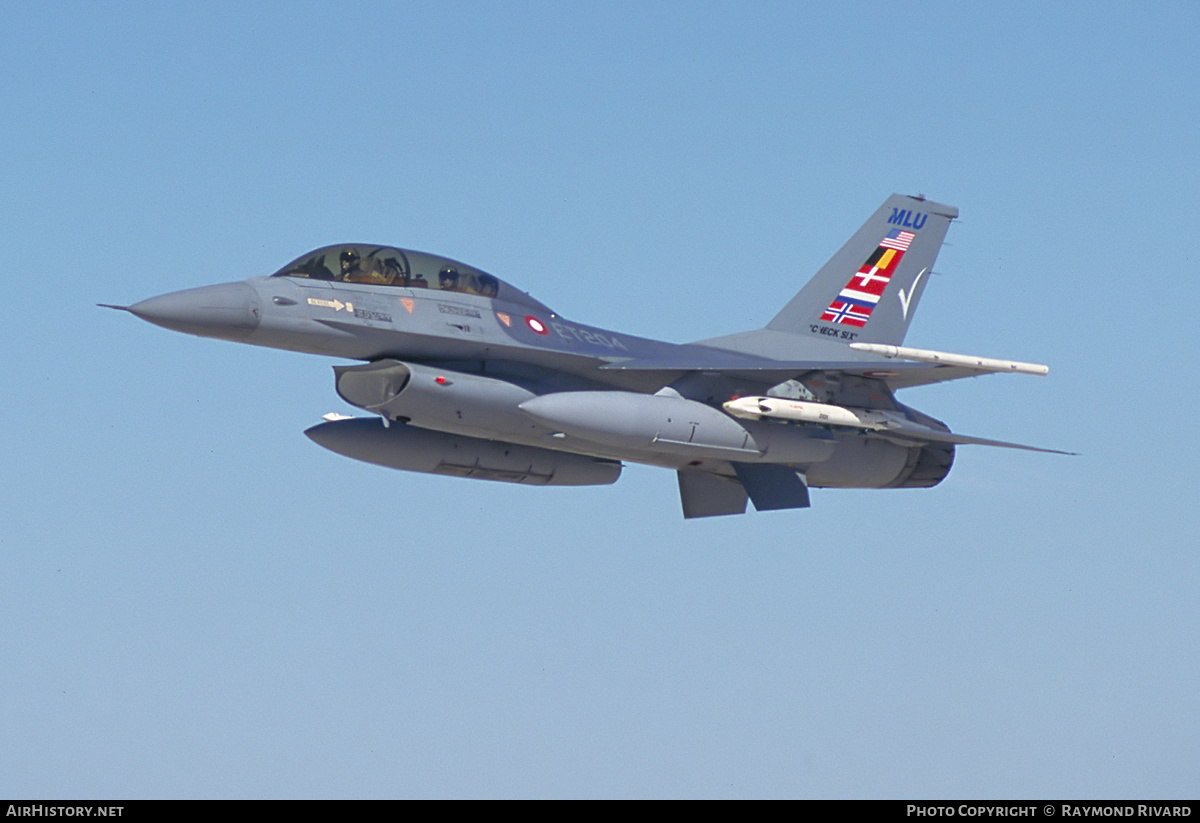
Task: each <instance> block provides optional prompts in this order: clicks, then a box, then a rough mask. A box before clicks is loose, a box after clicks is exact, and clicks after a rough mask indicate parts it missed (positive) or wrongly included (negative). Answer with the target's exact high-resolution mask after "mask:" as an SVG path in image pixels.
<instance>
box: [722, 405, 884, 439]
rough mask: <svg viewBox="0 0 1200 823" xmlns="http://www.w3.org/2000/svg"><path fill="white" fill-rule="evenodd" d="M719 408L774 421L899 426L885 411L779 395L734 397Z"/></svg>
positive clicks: (855, 425)
mask: <svg viewBox="0 0 1200 823" xmlns="http://www.w3.org/2000/svg"><path fill="white" fill-rule="evenodd" d="M722 407H723V408H724V409H725V411H727V412H729V413H730V414H731V415H733V416H734V417H741V418H743V419H746V420H761V419H762V418H764V417H768V418H772V419H776V420H795V421H797V422H800V423H818V424H820V425H822V426H849V427H851V428H855V429H871V430H873V431H880V430H883V429H889V428H894V427H898V426H901V425H903V424H901V423H900V422H899V421H897V420H896V419H894V418H893V417H892V416H890V415H889V414H888V413H887V412H882V411H875V410H872V409H850V408H846V407H845V406H832V405H830V404H828V403H810V402H809V401H807V400H788V399H786V398H783V397H738V398H735V399H733V400H730V401H728V402H727V403H724V404H722Z"/></svg>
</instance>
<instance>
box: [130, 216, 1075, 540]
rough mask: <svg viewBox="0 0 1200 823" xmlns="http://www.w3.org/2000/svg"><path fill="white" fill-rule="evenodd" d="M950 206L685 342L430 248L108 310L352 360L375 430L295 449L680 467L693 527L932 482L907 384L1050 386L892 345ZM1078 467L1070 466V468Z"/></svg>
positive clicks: (294, 270)
mask: <svg viewBox="0 0 1200 823" xmlns="http://www.w3.org/2000/svg"><path fill="white" fill-rule="evenodd" d="M957 216H958V209H956V208H955V207H953V206H946V205H942V204H940V203H934V202H931V201H929V200H926V199H924V198H923V197H909V196H904V195H893V196H891V197H889V198H888V199H887V201H886V202H884V204H883V205H882V206H881V207H880V208H879V210H878V211H876V212H875V213H874V214H873V215H872V216H871V218H870V219H869V220H867V222H866V223H865V224H864V225H863V226H862V228H860V229H859V230H858V231H857V232H856V233H855V234H854V236H853V237H851V238H850V240H849V241H848V242H847V243H846V244H845V245H844V246H843V247H842V248H841V250H840V251H838V252H837V253H836V254H835V255H834V256H833V257H832V258H831V259H830V260H829V262H828V263H826V264H825V266H824V267H822V268H821V269H820V271H818V272H817V273H816V275H815V276H814V277H813V278H812V279H811V280H810V281H809V282H808V283H807V284H806V285H805V286H804V287H803V288H802V289H800V291H799V293H797V294H796V296H795V297H793V298H792V300H791V301H790V302H789V303H788V304H787V305H785V306H784V307H783V308H782V309H781V310H780V311H779V313H778V314H777V315H775V317H774V319H773V320H771V322H770V323H768V324H767V325H766V327H765V328H762V329H755V330H751V331H746V332H742V333H740V334H733V335H729V336H725V337H717V338H712V339H708V340H700V341H698V342H695V343H689V344H685V345H680V344H674V343H667V342H661V341H657V340H650V339H646V338H643V337H635V336H633V335H628V334H623V333H620V332H613V331H608V330H606V329H601V328H597V327H595V326H589V325H585V324H583V323H580V322H577V321H574V320H568V319H567V318H565V317H563V316H561V315H559V314H558V313H557V312H556V311H554V310H553V309H550V308H549V307H547V306H545V305H544V304H542V303H540V302H538V301H537V300H535V299H534V298H532V297H530V296H529V295H528V294H526V293H525V292H523V291H521V290H519V289H517V288H515V287H514V286H512V285H510V284H509V283H507V282H506V281H504V280H501V279H500V278H498V277H496V276H494V275H491V274H488V273H486V272H484V271H481V270H480V269H477V268H474V267H472V266H468V265H466V264H463V263H460V262H458V261H456V260H451V259H449V258H446V257H441V256H438V255H434V254H427V253H424V252H418V251H411V250H408V249H402V248H398V247H395V246H381V245H374V244H370V243H345V244H341V245H335V246H326V247H324V248H320V249H317V250H315V251H311V252H308V253H307V254H304V255H302V256H301V257H299V258H298V259H296V260H295V261H293V262H291V263H289V264H288V265H286V266H284V267H283V268H281V269H280V270H279V271H277V272H275V273H274V274H272V275H271V276H269V277H257V278H252V279H250V280H247V281H245V282H240V283H226V284H222V285H216V286H205V287H202V288H197V289H188V290H186V291H179V292H173V293H171V294H164V295H162V296H160V297H152V298H150V299H148V300H143V301H141V302H140V303H135V304H134V305H132V306H110V308H119V309H124V310H126V311H129V312H131V313H133V314H134V315H136V316H138V317H140V318H142V319H143V320H147V321H149V322H151V323H154V324H156V325H159V326H163V327H165V328H168V329H174V330H175V331H181V332H187V333H189V334H195V335H201V336H204V337H215V338H218V339H222V340H232V341H237V342H241V343H250V344H252V345H257V346H269V347H272V348H278V349H288V350H291V351H299V352H308V353H311V354H321V355H328V356H332V357H337V358H343V359H347V360H355V361H362V362H361V363H360V364H356V365H338V366H335V367H334V369H333V371H334V385H335V387H336V390H337V393H338V394H339V395H340V396H341V398H342V399H343V400H345V401H346V402H347V403H349V404H350V405H352V406H355V407H357V408H360V409H363V410H364V411H366V412H369V413H370V415H371V416H369V417H346V416H344V415H340V414H330V415H326V421H325V422H323V423H321V424H319V425H316V426H314V427H313V428H310V429H308V431H306V432H305V434H307V435H308V436H309V437H310V438H311V439H312V440H313V441H315V442H316V443H318V444H319V445H321V446H324V447H325V448H327V449H330V450H331V451H334V452H337V453H338V454H342V455H345V456H347V457H352V458H354V459H356V460H362V461H365V462H368V463H375V464H378V465H381V466H389V467H391V468H396V469H403V470H406V471H415V472H427V473H432V474H444V475H454V476H457V477H469V478H477V479H483V480H499V481H505V482H510V483H527V484H533V485H572V486H574V485H600V484H608V483H613V482H615V481H616V480H617V478H618V477H619V476H620V474H621V468H622V464H623V462H635V463H645V464H649V465H652V466H661V467H664V468H668V469H673V470H675V472H676V473H677V475H678V480H679V496H680V500H681V502H682V504H683V516H684V517H686V518H694V517H710V516H714V515H728V514H740V513H743V512H745V511H746V503H747V499H749V500H750V501H751V502H753V504H754V507H755V509H757V510H760V511H761V510H772V509H796V508H804V507H807V506H809V504H810V503H809V488H810V487H819V488H880V489H882V488H914V487H929V486H935V485H937V484H938V483H940V482H941V481H942V480H943V479H944V478H945V477H946V475H947V473H948V472H949V471H950V467H951V464H952V463H953V461H954V449H955V446H956V445H959V444H983V445H991V446H1004V447H1009V448H1020V449H1031V450H1034V451H1052V450H1050V449H1034V448H1033V447H1031V446H1022V445H1019V444H1015V443H1004V442H999V441H994V440H986V439H983V438H978V437H971V436H967V435H962V434H955V433H952V432H951V431H950V429H949V428H948V427H947V426H946V425H945V424H944V423H942V422H941V421H939V420H936V419H934V418H932V417H930V416H928V415H926V414H923V413H921V412H919V411H917V410H915V409H913V408H910V407H908V406H906V405H904V404H903V403H901V402H899V401H898V400H897V399H896V392H897V391H898V390H900V389H905V388H908V387H911V386H920V385H925V384H929V383H936V382H940V381H943V380H955V379H958V378H963V377H973V376H976V375H981V374H987V373H990V372H1015V373H1020V374H1038V375H1044V374H1046V373H1047V371H1048V369H1047V367H1046V366H1041V365H1037V364H1033V363H1019V362H1015V361H1008V360H995V359H991V358H984V357H972V356H965V355H958V354H950V353H946V352H939V351H930V350H925V349H914V348H907V347H904V346H903V345H902V343H903V341H904V337H905V334H906V333H907V331H908V327H909V324H910V323H911V322H912V319H913V315H914V314H915V312H916V309H917V306H918V304H919V303H920V300H921V295H922V294H923V293H924V290H925V287H926V286H927V285H928V284H929V280H930V271H931V269H932V267H933V265H934V261H935V260H936V258H937V254H938V251H939V250H940V248H941V246H942V241H943V239H944V238H945V236H946V232H947V229H948V228H949V226H950V223H951V221H952V220H954V219H955V218H956V217H957ZM1059 453H1064V454H1065V453H1066V452H1059Z"/></svg>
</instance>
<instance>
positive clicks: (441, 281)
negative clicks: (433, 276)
mask: <svg viewBox="0 0 1200 823" xmlns="http://www.w3.org/2000/svg"><path fill="white" fill-rule="evenodd" d="M438 285H439V286H441V287H442V288H443V289H444V288H446V287H447V286H449V287H450V288H454V287H455V286H457V285H458V269H456V268H454V267H453V266H445V267H443V268H442V270H441V271H440V272H438Z"/></svg>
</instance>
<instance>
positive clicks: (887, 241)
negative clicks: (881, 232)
mask: <svg viewBox="0 0 1200 823" xmlns="http://www.w3.org/2000/svg"><path fill="white" fill-rule="evenodd" d="M914 237H916V235H915V234H913V233H912V232H911V231H900V229H892V231H891V233H890V234H888V236H887V237H885V238H883V239H882V240H880V241H879V245H881V246H883V247H884V248H885V249H897V250H898V251H908V244H909V243H911V242H912V241H913V238H914Z"/></svg>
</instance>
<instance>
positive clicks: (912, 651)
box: [0, 2, 1200, 798]
mask: <svg viewBox="0 0 1200 823" xmlns="http://www.w3.org/2000/svg"><path fill="white" fill-rule="evenodd" d="M0 25H2V28H3V30H4V31H5V32H6V35H7V37H6V39H7V42H8V44H9V45H8V46H7V47H6V48H5V49H4V50H3V51H2V52H0V70H2V75H0V76H3V78H4V80H3V81H0V103H3V106H4V110H5V112H6V113H7V116H6V117H5V118H4V125H3V126H0V136H2V137H0V140H2V142H0V145H2V146H3V148H4V155H5V157H6V160H7V162H5V163H4V164H3V166H2V167H0V185H2V188H3V191H4V192H6V194H7V196H6V197H5V198H4V199H3V201H0V238H2V239H3V240H4V241H5V243H6V245H7V247H9V248H10V249H11V251H10V254H9V257H10V266H9V271H10V274H9V276H8V278H7V281H6V282H8V283H9V288H8V292H7V299H6V306H7V308H8V312H7V314H6V316H7V318H8V319H7V320H6V321H5V322H4V324H3V326H2V327H0V328H3V330H4V337H5V341H6V343H7V346H8V351H9V358H8V359H9V364H8V366H7V367H6V368H5V369H4V370H3V372H2V374H3V377H0V388H2V389H3V396H4V398H5V401H6V404H7V410H6V411H7V413H6V415H5V420H6V423H5V424H4V425H3V428H2V429H0V431H2V432H3V434H2V435H0V461H2V465H3V466H4V477H5V478H6V482H5V483H4V484H3V486H4V488H3V491H2V492H0V657H2V659H3V660H4V666H3V667H0V694H3V695H4V700H2V701H0V743H2V745H0V795H5V796H37V797H47V798H54V797H62V798H84V797H293V796H303V797H376V796H383V797H390V796H400V797H410V796H454V797H460V796H506V797H507V796H521V797H524V796H537V797H542V796H551V797H554V796H604V797H638V796H672V797H674V796H688V797H691V796H754V797H763V796H782V797H997V798H1002V797H1018V798H1023V797H1081V798H1087V797H1091V798H1095V797H1155V798H1165V797H1194V796H1195V795H1196V789H1197V778H1196V775H1197V774H1200V743H1198V742H1197V741H1200V734H1198V731H1200V700H1198V699H1197V696H1196V694H1197V690H1196V684H1197V683H1198V682H1200V663H1198V660H1197V653H1196V649H1197V647H1198V645H1200V616H1198V612H1197V609H1196V605H1195V590H1196V585H1197V581H1198V578H1200V560H1198V559H1197V547H1198V546H1200V528H1198V526H1197V518H1196V516H1195V508H1196V505H1197V502H1198V497H1197V492H1196V483H1195V476H1196V458H1197V453H1198V449H1197V437H1196V435H1195V434H1194V432H1193V431H1192V428H1191V426H1190V423H1191V420H1190V418H1191V413H1192V408H1193V406H1194V405H1195V404H1196V401H1197V400H1200V393H1198V392H1197V389H1196V382H1197V377H1198V376H1200V375H1198V371H1200V369H1198V368H1197V366H1196V362H1197V361H1196V356H1195V351H1196V346H1197V343H1198V342H1200V339H1198V337H1197V334H1196V332H1195V330H1194V322H1193V317H1194V315H1195V310H1196V308H1197V299H1196V295H1195V292H1194V289H1191V288H1189V287H1188V283H1189V282H1190V279H1191V272H1192V271H1193V270H1194V269H1195V267H1196V260H1195V252H1194V250H1193V249H1192V241H1191V238H1192V235H1193V234H1194V233H1195V231H1196V224H1197V218H1198V217H1200V208H1198V207H1197V198H1196V192H1197V188H1198V185H1197V184H1198V183H1200V180H1198V179H1197V178H1198V177H1200V173H1198V170H1200V148H1198V147H1200V114H1198V112H1200V106H1198V100H1197V94H1196V89H1197V88H1200V82H1198V81H1200V52H1197V50H1196V49H1195V47H1194V35H1195V31H1196V30H1197V28H1198V27H1200V7H1198V6H1197V5H1196V4H1195V3H1194V2H1178V3H1159V4H1151V5H1145V4H1135V3H1099V4H1089V5H1087V6H1086V7H1062V8H1060V7H1059V6H1058V5H1056V4H1045V3H1027V4H1026V3H1016V4H1013V3H1007V4H1003V5H995V6H986V5H980V6H979V7H976V6H974V5H970V4H952V3H923V4H902V3H850V4H839V5H837V6H836V7H835V6H834V5H833V4H811V5H810V4H802V3H779V4H773V3H758V4H752V5H749V6H747V5H745V4H732V3H728V4H726V3H642V4H633V3H628V4H625V3H598V4H589V5H586V6H585V5H576V4H556V3H482V2H480V3H443V4H438V6H437V8H436V9H435V8H434V7H433V6H432V4H421V5H418V6H415V7H408V6H406V5H402V4H392V3H378V4H356V3H349V4H347V3H339V4H336V6H335V5H334V4H324V3H286V4H283V3H278V4H271V3H260V4H254V5H253V6H251V7H249V8H247V7H246V5H245V4H232V3H206V4H194V5H189V4H167V5H161V4H136V3H89V4H79V3H42V2H38V3H25V2H15V3H8V4H6V5H5V6H4V8H3V10H0ZM894 191H897V192H904V193H911V194H915V193H924V194H926V195H928V196H929V197H930V198H932V199H936V200H939V201H941V202H945V203H952V204H955V205H957V206H958V207H959V208H960V209H961V214H962V218H961V220H960V221H958V222H957V223H956V224H955V225H954V226H953V227H952V228H951V232H950V235H949V237H948V242H949V244H950V245H948V246H947V247H946V248H945V249H944V251H943V253H942V255H941V257H940V258H939V262H938V266H937V270H938V273H939V274H940V275H941V276H939V277H935V278H933V280H932V282H931V283H930V287H929V289H927V291H926V292H925V296H924V299H923V301H922V304H921V311H920V313H919V315H918V316H917V318H916V321H915V322H914V324H913V327H912V329H911V331H910V333H909V336H908V338H907V341H906V342H907V343H908V344H909V345H912V346H918V347H923V348H936V349H942V350H949V351H959V352H966V353H971V354H979V355H985V356H994V357H1004V358H1011V359H1018V360H1030V361H1035V362H1044V363H1048V364H1050V366H1051V372H1050V375H1049V376H1048V377H1046V378H1032V377H1007V376H997V377H990V378H980V379H976V380H968V381H959V382H957V383H951V384H946V385H941V386H935V387H926V388H920V389H913V390H910V391H908V392H906V393H904V394H903V395H902V399H903V400H905V402H908V403H910V404H911V405H914V406H916V407H918V408H920V409H922V410H923V411H926V412H928V413H930V414H933V415H934V416H936V417H938V418H940V419H943V420H945V421H947V422H948V423H949V424H950V425H951V426H952V427H954V428H955V429H958V430H962V431H964V432H967V433H969V434H975V435H980V436H984V437H994V438H998V439H1006V440H1018V441H1021V442H1029V443H1033V444H1037V445H1044V446H1048V447H1053V448H1062V449H1067V450H1071V451H1078V452H1081V456H1079V457H1073V458H1068V457H1059V456H1054V455H1042V454H1031V453H1024V452H1012V451H1008V450H1000V449H986V448H982V447H979V448H973V447H963V448H960V449H959V452H958V457H957V460H956V464H955V466H954V469H953V471H952V472H951V474H950V476H949V477H948V479H947V480H946V481H945V482H944V483H943V484H942V485H940V486H938V487H937V488H935V489H931V490H900V491H883V492H869V491H835V490H815V491H814V492H813V504H814V505H813V508H812V509H811V510H808V511H802V512H774V513H765V514H751V515H747V516H745V517H735V518H717V519H712V520H703V521H690V522H684V521H683V519H682V518H681V515H680V511H679V503H678V498H677V491H676V488H675V478H674V477H672V476H671V474H670V473H668V472H664V471H661V470H654V469H649V468H645V467H639V466H630V467H628V468H627V469H626V471H625V475H624V476H623V478H622V479H621V481H620V482H619V483H618V484H617V485H615V486H612V487H601V488H583V489H530V488H514V487H510V486H508V485H505V484H488V483H475V482H471V481H462V480H453V479H448V478H442V477H434V476H426V475H418V474H407V473H400V472H394V471H389V470H386V469H381V468H377V467H374V466H368V465H365V464H362V463H357V462H354V461H350V460H347V459H344V458H340V457H338V456H336V455H334V454H332V453H329V452H326V451H324V450H322V449H320V448H318V447H316V446H315V445H314V444H312V443H311V442H309V441H308V440H307V439H306V438H304V437H303V435H302V434H301V432H302V431H303V429H304V428H306V427H308V426H309V425H311V424H312V423H314V422H316V421H317V420H318V419H319V417H320V415H321V414H323V413H325V412H328V411H340V412H347V411H350V410H349V409H348V408H347V407H345V406H344V405H343V404H342V403H341V401H340V400H339V399H338V398H337V397H336V395H335V394H334V392H333V381H332V372H331V370H330V366H331V365H334V364H335V363H336V362H337V361H333V360H329V359H324V358H319V357H314V356H305V355H299V354H293V353H288V352H281V351H272V350H265V349H256V348H253V347H245V346H238V345H234V344H230V343H223V342H217V341H212V340H205V339H200V338H194V337H189V336H185V335H179V334H174V333H170V332H167V331H165V330H163V329H159V328H156V327H153V326H151V325H149V324H145V323H141V322H138V321H136V320H135V319H134V318H132V317H129V316H128V315H122V314H118V313H115V312H110V311H107V310H103V309H99V308H96V307H95V305H94V304H96V303H98V302H105V303H129V302H133V301H136V300H139V299H142V298H145V297H149V296H153V295H156V294H161V293H164V292H168V291H174V290H177V289H182V288H188V287H191V286H198V285H205V284H210V283H218V282H225V281H230V280H238V279H243V278H246V277H251V276H258V275H262V274H267V273H269V272H272V271H274V270H276V269H277V268H278V267H279V266H281V265H282V264H284V263H286V262H287V261H289V260H291V259H293V258H295V257H296V256H297V255H299V254H301V253H303V252H304V251H306V250H307V249H310V248H315V247H317V246H322V245H325V244H329V243H335V242H349V241H370V242H379V243H385V244H395V245H400V246H404V247H407V248H416V249H423V250H428V251H432V252H436V253H440V254H445V255H448V256H451V257H454V258H457V259H460V260H464V261H466V262H468V263H471V264H473V265H476V266H479V267H480V268H482V269H484V270H486V271H491V272H493V273H495V274H497V275H499V276H501V277H503V278H505V279H506V280H508V281H510V282H513V283H515V284H517V285H519V286H521V287H522V288H525V289H528V290H529V291H530V292H531V293H532V294H533V295H534V296H536V297H537V298H538V299H540V300H542V301H543V302H545V303H547V304H548V305H550V306H552V307H554V308H555V309H556V310H557V311H559V312H561V313H562V314H564V315H565V316H567V317H569V318H573V319H578V320H579V321H581V322H585V323H590V324H595V325H599V326H604V327H608V328H614V329H619V330H622V331H626V332H630V333H634V334H640V335H645V336H650V337H659V338H663V339H668V340H672V341H678V342H684V341H687V340H692V339H699V338H705V337H711V336H715V335H717V334H724V333H732V332H735V331H740V330H744V329H750V328H756V327H759V326H761V325H763V324H765V323H766V322H767V321H768V320H769V319H770V318H771V317H772V316H773V315H774V313H775V312H776V311H777V310H778V309H779V308H780V307H781V306H782V305H783V304H784V303H786V302H787V300H788V299H789V298H790V297H791V296H792V295H793V294H794V293H795V292H796V291H797V290H798V289H799V287H800V286H801V285H802V284H803V283H804V281H805V280H806V279H807V278H808V277H809V276H810V275H811V274H812V273H813V272H815V271H816V270H817V268H819V267H820V265H821V264H822V263H823V262H824V261H825V260H826V259H827V258H828V257H829V256H830V255H831V254H832V253H833V252H834V251H835V250H836V249H837V248H838V247H839V246H840V245H841V243H842V242H843V241H844V240H845V239H846V238H847V237H849V235H850V234H851V233H852V232H853V231H854V230H855V229H856V228H857V227H858V226H859V225H860V224H861V223H862V221H863V220H865V219H866V217H867V216H868V215H869V214H870V213H871V212H872V211H873V210H874V209H875V208H876V207H877V206H878V205H879V204H880V203H881V202H882V201H883V200H884V199H885V198H886V197H887V196H888V195H889V194H891V193H892V192H894ZM1164 283H1169V284H1182V286H1183V288H1182V289H1180V288H1168V289H1167V294H1165V295H1164V294H1163V289H1162V288H1161V287H1162V284H1164ZM1168 307H1169V308H1171V309H1173V311H1171V312H1166V311H1165V309H1166V308H1168Z"/></svg>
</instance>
